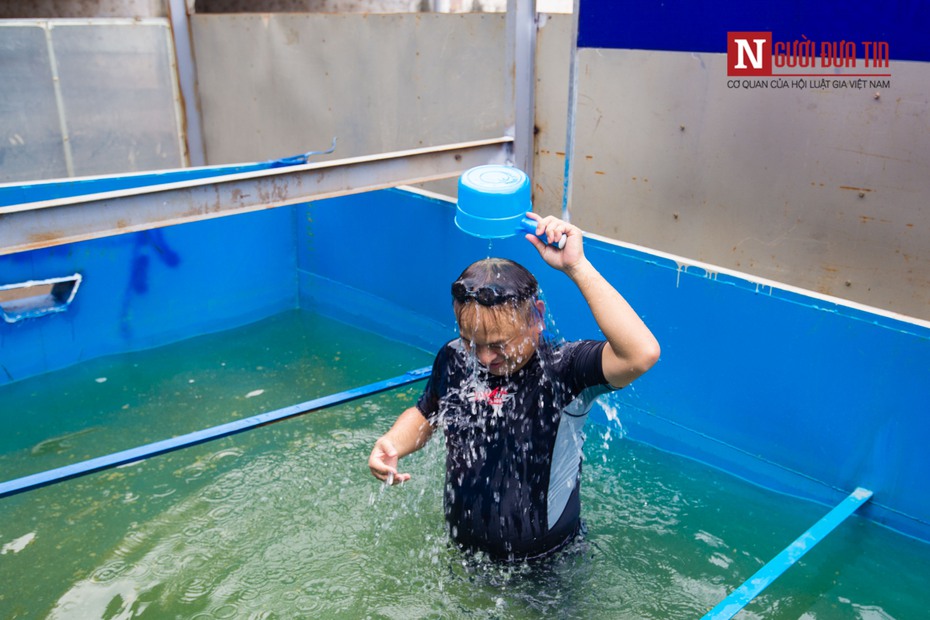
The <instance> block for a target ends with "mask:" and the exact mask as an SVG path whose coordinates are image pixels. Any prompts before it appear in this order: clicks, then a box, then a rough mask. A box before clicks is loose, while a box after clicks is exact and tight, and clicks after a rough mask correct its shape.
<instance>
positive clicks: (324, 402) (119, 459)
mask: <svg viewBox="0 0 930 620" xmlns="http://www.w3.org/2000/svg"><path fill="white" fill-rule="evenodd" d="M430 372H431V367H429V366H426V367H424V368H418V369H416V370H411V371H408V372H406V373H405V374H403V375H400V376H398V377H394V378H393V379H386V380H384V381H379V382H377V383H369V384H368V385H364V386H361V387H358V388H354V389H351V390H347V391H345V392H339V393H337V394H330V395H329V396H323V397H321V398H316V399H314V400H310V401H307V402H305V403H300V404H298V405H291V406H290V407H285V408H283V409H277V410H275V411H269V412H267V413H260V414H258V415H256V416H252V417H251V418H245V419H242V420H236V421H235V422H229V423H228V424H221V425H219V426H214V427H212V428H207V429H204V430H200V431H195V432H193V433H188V434H187V435H181V436H179V437H172V438H171V439H165V440H162V441H156V442H155V443H150V444H146V445H144V446H138V447H136V448H130V449H129V450H123V451H122V452H115V453H113V454H108V455H106V456H101V457H97V458H94V459H89V460H87V461H81V462H80V463H74V464H72V465H66V466H64V467H59V468H57V469H50V470H48V471H44V472H41V473H38V474H32V475H30V476H24V477H22V478H17V479H15V480H10V481H8V482H3V483H0V497H8V496H10V495H16V494H17V493H22V492H24V491H31V490H33V489H38V488H40V487H44V486H48V485H50V484H54V483H56V482H62V481H64V480H69V479H71V478H76V477H78V476H83V475H86V474H91V473H94V472H98V471H102V470H104V469H110V468H112V467H118V466H120V465H127V464H129V463H135V462H137V461H141V460H144V459H147V458H149V457H153V456H157V455H159V454H165V453H166V452H173V451H174V450H180V449H181V448H187V447H190V446H195V445H197V444H201V443H205V442H208V441H212V440H214V439H220V438H222V437H229V436H230V435H235V434H237V433H241V432H244V431H248V430H252V429H255V428H258V427H259V426H265V425H267V424H272V423H274V422H280V421H281V420H286V419H288V418H293V417H296V416H299V415H302V414H305V413H310V412H312V411H317V410H319V409H325V408H326V407H332V406H334V405H341V404H343V403H347V402H349V401H352V400H356V399H359V398H364V397H366V396H371V395H372V394H377V393H379V392H385V391H387V390H391V389H393V388H396V387H400V386H402V385H407V384H409V383H414V382H416V381H421V380H423V379H426V378H428V377H429V376H430Z"/></svg>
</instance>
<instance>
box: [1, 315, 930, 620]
mask: <svg viewBox="0 0 930 620" xmlns="http://www.w3.org/2000/svg"><path fill="white" fill-rule="evenodd" d="M431 361H432V356H431V355H430V354H428V353H425V352H423V351H420V350H417V349H413V348H410V347H407V346H404V345H401V344H398V343H396V342H391V341H388V340H385V339H382V338H379V337H378V336H376V335H373V334H370V333H366V332H362V331H360V330H357V329H354V328H352V327H349V326H346V325H344V324H341V323H338V322H335V321H332V320H329V319H325V318H323V317H319V316H316V315H313V314H310V313H307V312H302V311H292V312H286V313H283V314H281V315H278V316H275V317H272V318H270V319H267V320H265V321H261V322H259V323H255V324H253V325H249V326H246V327H243V328H239V329H235V330H231V331H227V332H223V333H219V334H212V335H206V336H201V337H197V338H193V339H191V340H188V341H185V342H181V343H176V344H172V345H168V346H165V347H161V348H158V349H152V350H148V351H142V352H138V353H131V354H124V355H118V356H112V357H107V358H104V359H98V360H92V361H89V362H86V363H83V364H81V365H79V366H76V367H73V368H69V369H65V370H62V371H57V372H53V373H48V374H46V375H43V376H40V377H36V378H33V379H28V380H24V381H20V382H17V383H13V384H10V385H6V386H3V387H0V418H2V422H3V429H4V431H3V434H2V436H0V472H2V478H3V480H9V479H12V478H16V477H19V476H23V475H27V474H30V473H35V472H38V471H43V470H46V469H50V468H53V467H58V466H61V465H65V464H67V463H71V462H75V461H78V460H82V459H86V458H91V457H94V456H99V455H102V454H108V453H111V452H115V451H118V450H123V449H126V448H130V447H133V446H136V445H140V444H143V443H148V442H152V441H157V440H160V439H165V438H167V437H171V436H176V435H180V434H184V433H188V432H191V431H194V430H198V429H202V428H206V427H209V426H213V425H216V424H221V423H224V422H228V421H231V420H234V419H238V418H243V417H248V416H251V415H255V414H257V413H261V412H264V411H270V410H273V409H277V408H280V407H284V406H287V405H291V404H294V403H297V402H303V401H306V400H310V399H312V398H315V397H318V396H323V395H326V394H330V393H334V392H338V391H341V390H344V389H348V388H352V387H357V386H360V385H364V384H367V383H370V382H373V381H378V380H381V379H386V378H389V377H394V376H397V375H400V374H403V373H404V372H405V371H407V370H410V369H413V368H419V367H422V366H428V365H429V364H430V362H431ZM422 387H423V383H416V384H413V385H411V386H407V387H404V388H399V389H396V390H393V391H391V392H386V393H383V394H379V395H376V396H372V397H368V398H365V399H362V400H358V401H355V402H352V403H348V404H345V405H341V406H338V407H333V408H331V409H326V410H323V411H318V412H315V413H311V414H308V415H305V416H302V417H299V418H295V419H292V420H288V421H285V422H281V423H278V424H275V425H272V426H267V427H263V428H260V429H257V430H254V431H251V432H248V433H245V434H242V435H237V436H234V437H229V438H225V439H221V440H217V441H214V442H211V443H207V444H203V445H200V446H195V447H192V448H188V449H185V450H181V451H178V452H173V453H170V454H166V455H162V456H158V457H154V458H151V459H149V460H147V461H144V462H141V463H137V464H133V465H130V466H125V467H120V468H117V469H111V470H108V471H104V472H101V473H97V474H93V475H89V476H85V477H82V478H78V479H74V480H70V481H66V482H63V483H60V484H56V485H52V486H49V487H45V488H42V489H39V490H36V491H32V492H29V493H25V494H21V495H17V496H13V497H8V498H4V499H0V548H2V551H0V583H2V584H3V586H2V588H0V618H346V619H355V618H403V619H408V618H488V619H490V618H514V619H516V618H542V617H554V618H579V619H581V618H585V619H587V618H630V619H633V618H655V619H663V620H666V619H670V618H698V617H700V616H701V615H703V614H704V613H705V612H706V611H707V610H708V609H710V608H711V607H713V606H714V605H715V604H716V603H717V602H719V601H720V600H721V599H722V598H723V597H724V596H726V595H727V594H728V593H729V592H730V591H732V590H733V589H734V588H736V587H737V586H738V585H739V584H740V583H742V581H743V580H744V579H746V578H748V577H749V576H751V575H752V574H753V573H754V572H755V571H756V570H758V568H760V567H761V566H762V565H763V564H764V563H765V562H766V561H768V560H769V559H771V558H772V557H773V556H774V555H776V554H777V553H778V552H779V551H780V550H781V549H782V548H783V547H784V546H786V545H787V544H788V543H790V542H791V541H792V540H793V539H794V538H795V537H796V536H797V535H798V534H800V533H801V532H803V531H804V530H805V529H806V528H807V527H809V526H810V525H812V524H813V523H814V522H815V521H816V520H817V519H819V518H820V517H821V516H823V515H824V514H825V513H826V512H827V511H828V508H827V507H824V506H819V505H816V504H811V503H809V502H803V501H799V500H795V499H792V498H788V497H785V496H783V495H778V494H775V493H771V492H768V491H765V490H763V489H760V488H758V487H755V486H753V485H750V484H748V483H746V482H743V481H741V480H739V479H737V478H734V477H731V476H728V475H726V474H723V473H721V472H719V471H716V470H714V469H711V468H707V467H705V466H703V465H701V464H698V463H695V462H693V461H690V460H687V459H682V458H680V457H677V456H674V455H670V454H667V453H663V452H661V451H659V450H656V449H654V448H651V447H649V446H646V445H643V444H640V443H637V442H634V441H631V440H629V439H625V438H623V437H622V436H621V433H618V431H617V429H612V430H610V431H609V432H608V430H607V429H606V428H604V427H600V426H597V425H594V424H592V423H589V424H588V427H587V429H586V430H587V434H588V440H587V443H586V446H585V464H584V467H583V473H582V514H583V516H584V519H585V522H586V525H587V535H586V538H585V540H584V541H583V542H581V543H578V544H576V545H574V546H572V547H570V548H569V549H567V550H566V551H564V552H562V553H560V554H558V555H556V556H554V557H552V558H549V559H547V560H545V561H543V562H541V563H537V564H532V565H515V566H504V565H497V564H492V563H489V562H486V561H482V560H481V559H480V558H479V559H474V558H465V557H463V556H462V555H461V554H460V553H459V552H458V551H456V550H455V549H453V548H450V547H449V545H448V538H447V535H446V532H445V528H444V523H443V516H442V485H443V463H444V461H443V446H442V443H441V441H439V440H438V439H434V440H433V441H432V442H431V443H430V444H429V445H428V446H427V447H426V448H424V449H423V450H422V451H420V452H418V453H417V454H414V455H412V456H410V457H408V459H406V462H405V463H404V469H405V470H406V471H410V472H411V473H412V474H413V478H412V479H411V481H410V482H408V483H406V484H404V485H402V486H398V487H392V488H385V487H384V486H382V485H380V484H379V483H378V482H377V481H376V480H375V479H374V478H372V477H371V476H370V474H369V472H368V468H367V458H368V453H369V451H370V449H371V445H372V444H373V442H374V441H375V439H376V438H377V437H378V436H379V435H380V434H381V433H382V432H384V431H385V430H386V429H387V428H388V427H389V426H390V424H391V423H392V422H393V420H394V418H395V417H396V416H397V414H398V413H399V412H400V411H402V410H403V409H404V408H405V407H408V406H410V405H412V404H413V403H414V402H415V401H416V398H417V396H418V395H419V392H420V390H422ZM620 421H621V423H622V421H623V412H622V409H621V410H620ZM927 583H930V545H926V544H924V543H921V542H918V541H915V540H912V539H909V538H906V537H904V536H900V535H898V534H895V533H893V532H891V531H888V530H886V529H884V528H881V527H878V526H876V525H874V524H871V523H869V522H868V521H866V520H864V519H862V518H859V517H852V518H851V519H850V520H848V521H847V522H846V523H844V524H843V525H842V526H841V527H840V528H839V529H838V530H837V531H836V532H834V533H833V534H832V535H831V536H830V537H828V538H827V539H826V540H825V541H824V542H823V543H821V544H820V545H818V546H817V547H816V548H815V549H814V550H812V551H811V552H810V553H808V555H807V556H805V557H804V558H803V559H802V560H801V561H800V562H799V563H798V565H796V566H795V567H793V568H792V569H791V570H789V571H788V572H787V573H786V574H785V576H784V577H782V578H781V579H779V580H778V581H777V582H776V583H775V584H773V585H772V586H770V587H769V588H768V589H767V590H766V591H765V592H764V593H763V594H762V595H761V596H760V597H759V598H758V599H756V600H755V601H753V602H752V603H751V604H750V605H749V606H748V607H747V608H746V610H745V611H744V612H742V614H741V615H740V616H738V617H740V618H805V619H810V620H812V619H832V618H865V619H884V618H899V619H911V618H922V617H925V615H926V613H927V610H928V609H930V593H928V589H927V588H926V584H927Z"/></svg>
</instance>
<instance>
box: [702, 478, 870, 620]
mask: <svg viewBox="0 0 930 620" xmlns="http://www.w3.org/2000/svg"><path fill="white" fill-rule="evenodd" d="M871 497H872V491H869V490H868V489H863V488H862V487H859V488H857V489H856V490H855V491H853V492H852V493H850V494H849V496H848V497H847V498H846V499H844V500H843V501H842V502H840V503H839V504H838V505H837V506H836V507H835V508H834V509H833V510H831V511H830V512H828V513H827V515H826V516H825V517H823V518H822V519H821V520H820V521H818V522H817V523H815V524H814V525H813V526H812V527H811V528H810V529H809V530H807V531H806V532H804V533H803V534H801V535H800V536H799V537H798V538H797V540H795V541H794V542H793V543H791V544H790V545H788V546H787V547H786V548H785V549H784V550H783V551H782V552H781V553H779V554H778V555H777V556H775V557H774V558H773V559H772V560H771V561H770V562H769V563H768V564H766V565H765V566H763V567H762V568H760V569H759V570H758V571H757V572H756V574H755V575H753V576H752V577H750V578H749V579H747V580H746V581H745V582H744V583H743V585H741V586H740V587H739V588H737V589H736V590H734V591H733V592H731V593H730V595H729V596H728V597H726V598H725V599H723V600H722V601H720V603H719V604H718V605H717V606H716V607H714V608H713V609H711V610H710V611H709V612H707V614H706V615H705V616H704V618H703V620H729V618H732V617H733V616H735V615H736V614H737V613H739V612H740V610H742V609H743V607H745V606H746V605H747V604H748V603H749V601H751V600H752V599H754V598H755V597H756V596H758V595H759V593H761V592H762V590H764V589H765V588H767V587H768V586H769V585H770V584H771V583H772V582H773V581H775V580H776V579H778V578H779V577H780V576H781V574H782V573H784V572H785V571H786V570H788V569H789V568H791V566H792V565H793V564H794V563H795V562H797V561H798V560H800V559H801V557H802V556H803V555H804V554H805V553H807V552H808V551H810V550H811V549H812V548H813V547H814V545H816V544H817V543H819V542H820V541H821V540H823V539H824V538H826V536H827V535H828V534H829V533H830V532H832V531H833V530H834V529H836V526H838V525H839V524H840V523H842V522H843V521H845V520H846V519H847V518H848V517H849V516H850V515H851V514H852V513H854V512H855V511H856V510H857V509H858V508H859V507H860V506H862V505H863V504H864V503H866V502H867V501H869V498H871Z"/></svg>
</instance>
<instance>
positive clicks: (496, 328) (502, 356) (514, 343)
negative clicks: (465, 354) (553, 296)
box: [459, 302, 542, 376]
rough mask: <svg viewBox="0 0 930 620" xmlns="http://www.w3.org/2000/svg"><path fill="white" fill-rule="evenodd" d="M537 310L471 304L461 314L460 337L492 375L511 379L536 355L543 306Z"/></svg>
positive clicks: (539, 303) (539, 305)
mask: <svg viewBox="0 0 930 620" xmlns="http://www.w3.org/2000/svg"><path fill="white" fill-rule="evenodd" d="M536 303H537V304H538V306H537V308H536V310H537V311H538V313H539V314H536V313H534V312H532V309H529V311H528V309H526V308H513V307H510V306H494V307H491V308H488V307H486V306H480V305H478V304H469V306H468V307H466V308H464V309H463V310H462V311H461V312H460V313H459V335H460V336H461V338H462V342H463V343H464V344H465V346H466V348H468V350H469V351H471V352H472V353H473V354H474V355H475V356H476V357H477V359H478V362H479V363H480V364H481V365H482V366H484V367H485V368H487V369H488V372H490V373H491V374H492V375H497V376H505V375H511V374H513V373H515V372H517V371H518V370H520V369H521V368H523V366H525V365H526V363H527V362H528V361H529V359H530V358H531V357H532V356H533V353H534V352H535V351H536V347H537V345H538V343H539V333H540V331H541V329H542V324H541V319H539V318H538V317H539V316H542V308H541V306H542V303H541V302H536Z"/></svg>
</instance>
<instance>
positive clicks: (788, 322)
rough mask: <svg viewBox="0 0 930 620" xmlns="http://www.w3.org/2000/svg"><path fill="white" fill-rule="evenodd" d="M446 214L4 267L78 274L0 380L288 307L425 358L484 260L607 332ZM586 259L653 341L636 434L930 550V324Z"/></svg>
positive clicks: (313, 214)
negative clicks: (496, 262) (840, 505)
mask: <svg viewBox="0 0 930 620" xmlns="http://www.w3.org/2000/svg"><path fill="white" fill-rule="evenodd" d="M453 214H454V206H453V205H452V204H451V203H449V202H447V201H443V200H437V199H433V198H429V197H425V196H421V195H418V194H414V193H409V192H405V191H402V190H384V191H379V192H372V193H368V194H359V195H355V196H349V197H343V198H336V199H330V200H325V201H320V202H315V203H312V204H309V205H298V206H294V207H286V208H278V209H272V210H268V211H262V212H257V213H252V214H246V215H238V216H234V217H224V218H219V219H215V220H210V221H206V222H199V223H192V224H185V225H181V226H172V227H167V228H162V229H156V230H153V231H147V232H142V233H134V234H127V235H121V236H116V237H109V238H103V239H98V240H92V241H85V242H81V243H74V244H71V245H67V246H61V247H57V248H49V249H44V250H35V251H31V252H24V253H21V254H14V255H9V256H2V257H0V284H7V283H12V282H17V281H22V280H39V279H44V278H51V277H58V276H62V275H69V274H71V273H75V272H78V273H81V274H82V276H83V278H84V280H83V283H82V284H81V288H80V290H79V292H78V294H77V295H76V297H75V299H74V301H73V302H72V304H71V307H70V308H69V309H68V310H67V311H66V312H62V313H57V314H51V315H47V316H44V317H39V318H34V319H28V320H24V321H21V322H19V323H14V324H2V325H0V364H2V368H0V383H4V382H9V381H13V380H18V379H23V378H27V377H29V376H35V375H40V374H43V373H46V372H49V371H51V370H55V369H57V368H63V367H66V366H68V365H71V364H74V363H77V362H80V361H82V360H86V359H91V358H94V357H99V356H102V355H109V354H114V353H120V352H123V351H131V350H138V349H143V348H147V347H152V346H158V345H162V344H166V343H168V342H172V341H175V340H181V339H184V338H189V337H192V336H196V335H199V334H201V333H205V332H213V331H220V330H223V329H229V328H231V327H235V326H238V325H242V324H245V323H248V322H252V321H255V320H259V319H261V318H264V317H267V316H271V315H273V314H276V313H278V312H281V311H283V310H287V309H291V308H297V307H303V308H306V309H309V310H312V311H316V312H319V313H321V314H324V315H327V316H332V317H334V318H337V319H340V320H342V321H345V322H347V323H350V324H353V325H356V326H358V327H362V328H364V329H368V330H371V331H375V332H378V333H380V334H382V335H384V336H387V337H389V338H392V339H395V340H398V341H401V342H405V343H408V344H412V345H415V346H418V347H420V348H423V349H424V350H427V351H434V350H435V349H436V348H438V347H439V346H440V345H441V344H442V343H443V342H444V341H445V340H447V339H449V338H452V337H454V335H455V333H456V332H455V326H454V322H453V316H452V312H451V306H450V300H449V284H450V282H451V281H452V280H453V279H454V278H455V277H456V276H457V275H458V274H459V273H460V272H461V270H462V269H463V268H464V267H465V266H466V265H468V264H469V263H470V262H472V261H474V260H476V259H479V258H483V257H485V256H488V255H489V254H493V255H496V256H505V257H509V258H513V259H515V260H517V261H519V262H521V263H523V264H525V265H526V266H527V267H529V268H530V269H531V270H532V271H533V272H534V273H536V275H537V277H538V278H539V280H540V284H541V286H542V289H543V293H544V296H545V299H546V301H547V304H548V305H549V308H550V311H551V314H552V316H553V321H554V325H553V329H554V331H556V332H557V333H558V335H559V336H560V337H564V338H567V339H574V338H586V337H598V336H599V332H598V329H597V326H596V324H595V323H594V321H593V319H592V318H591V316H590V314H589V312H588V311H587V308H586V306H585V304H584V301H583V299H582V298H581V296H580V294H579V293H578V292H577V290H576V289H575V288H574V286H573V285H571V283H570V282H569V281H568V280H567V278H565V277H564V276H563V275H562V274H560V273H557V272H554V271H553V270H551V269H549V268H548V267H546V266H545V265H544V264H543V263H542V261H541V259H540V258H539V257H538V255H537V254H536V253H535V250H533V248H532V247H531V246H529V244H527V243H526V241H525V240H523V239H511V240H505V241H500V240H498V241H494V242H493V243H489V242H488V241H486V240H480V239H475V238H472V237H468V236H466V235H464V234H463V233H461V232H460V231H458V229H456V228H455V226H454V223H453ZM586 252H587V254H588V256H589V258H590V259H591V261H592V262H593V263H594V264H595V266H597V267H598V268H599V269H600V270H601V272H602V273H603V274H604V275H605V276H606V277H607V278H608V279H609V280H610V281H611V282H613V283H614V284H615V286H616V287H617V288H618V289H619V290H620V291H621V292H622V293H623V294H624V295H625V296H626V297H627V299H628V300H629V301H630V302H631V304H632V305H633V307H634V308H636V310H637V311H638V312H639V313H640V315H641V316H642V317H643V318H644V319H645V320H646V322H647V323H648V324H649V326H650V327H651V328H652V330H653V331H654V332H655V334H656V336H657V337H658V339H659V341H660V343H661V344H662V358H661V359H660V361H659V363H658V364H657V365H656V367H655V368H654V369H653V370H652V371H650V372H649V373H648V374H647V375H645V376H644V377H642V378H641V379H639V380H638V381H637V382H635V383H634V384H633V385H632V386H630V387H629V388H627V389H625V390H623V391H621V392H620V393H618V394H617V395H615V396H613V397H612V399H611V400H610V401H609V402H607V403H606V406H607V407H609V408H612V409H615V410H616V411H617V412H618V413H619V423H620V424H621V425H622V426H623V429H624V432H625V433H626V434H627V435H628V436H629V437H630V438H632V439H634V440H639V441H644V442H646V443H649V444H651V445H654V446H656V447H658V448H660V449H663V450H668V451H672V452H676V453H679V454H682V455H685V456H688V457H692V458H695V459H697V460H700V461H703V462H705V463H708V464H711V465H713V466H716V467H719V468H721V469H724V470H726V471H728V472H730V473H732V474H735V475H738V476H741V477H744V478H746V479H748V480H750V481H753V482H756V483H759V484H762V485H764V486H767V487H769V488H772V489H775V490H778V491H781V492H787V493H791V494H794V495H798V496H802V497H806V498H809V499H813V500H816V501H818V502H822V503H825V504H832V503H835V502H838V501H839V500H840V499H841V498H842V497H843V496H845V494H846V493H848V492H849V491H850V490H852V489H853V488H855V487H857V486H865V487H867V488H870V489H871V490H873V491H874V492H875V496H874V499H873V501H872V502H870V504H869V505H868V506H867V507H866V509H865V511H864V514H865V515H866V516H868V517H870V518H872V519H875V520H876V521H878V522H880V523H884V524H886V525H889V526H890V527H893V528H895V529H897V530H899V531H902V532H905V533H907V534H910V535H913V536H916V537H919V538H921V539H923V540H930V525H928V524H930V498H928V497H927V495H926V494H925V493H924V490H925V488H926V485H925V482H924V481H925V479H926V476H927V474H928V473H930V456H928V453H927V451H926V450H924V443H925V438H926V437H928V436H930V433H928V431H930V428H928V427H930V422H928V415H927V413H928V411H927V410H928V404H927V403H930V382H928V381H927V375H928V373H927V371H928V361H930V330H928V329H927V328H926V327H923V326H921V325H919V324H913V323H909V322H906V321H901V320H896V319H894V318H889V317H886V316H882V315H879V314H873V313H869V312H865V311H863V310H857V309H854V308H850V307H847V306H844V305H840V304H836V303H832V302H830V301H825V300H823V299H818V298H815V297H809V296H806V295H803V294H801V293H797V292H791V291H787V290H781V289H778V288H773V287H769V286H762V285H758V284H756V283H754V282H752V281H750V280H747V279H742V278H739V277H737V276H733V275H726V274H722V273H721V274H715V273H712V272H707V271H705V270H703V269H698V268H695V267H683V266H680V265H679V264H678V263H676V262H675V261H674V260H671V259H669V258H664V257H661V256H657V255H653V254H651V253H649V252H647V251H642V250H637V249H631V248H628V247H623V246H620V245H615V244H612V243H609V242H607V241H603V240H597V239H588V240H587V241H586ZM594 421H595V422H598V423H601V424H614V422H610V421H608V418H607V416H606V410H604V409H601V410H599V411H597V412H595V415H594Z"/></svg>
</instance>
